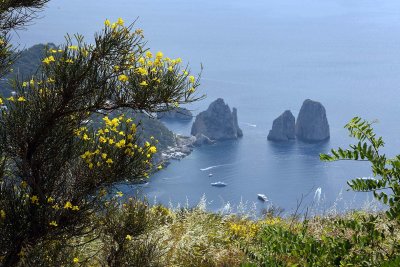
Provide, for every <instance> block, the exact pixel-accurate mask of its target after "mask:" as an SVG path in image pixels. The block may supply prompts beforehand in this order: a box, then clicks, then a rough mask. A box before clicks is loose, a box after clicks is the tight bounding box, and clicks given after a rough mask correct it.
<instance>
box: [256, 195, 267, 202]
mask: <svg viewBox="0 0 400 267" xmlns="http://www.w3.org/2000/svg"><path fill="white" fill-rule="evenodd" d="M257 197H258V199H259V200H262V201H268V198H267V196H266V195H264V194H257Z"/></svg>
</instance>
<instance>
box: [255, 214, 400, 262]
mask: <svg viewBox="0 0 400 267" xmlns="http://www.w3.org/2000/svg"><path fill="white" fill-rule="evenodd" d="M321 226H322V227H323V228H322V229H320V230H318V231H319V233H316V232H315V231H316V230H317V229H318V228H320V227H321ZM387 226H389V227H387ZM390 227H396V224H392V223H386V222H385V220H384V218H383V217H382V216H379V215H367V214H357V213H354V214H351V215H350V216H345V217H337V218H326V219H320V220H318V219H312V220H311V221H308V220H305V221H303V222H299V223H297V222H296V223H295V224H290V225H287V224H275V225H266V226H264V228H263V229H262V232H261V234H260V235H259V240H258V243H257V245H256V246H253V249H250V250H248V251H247V253H248V254H249V255H250V258H252V259H253V261H254V262H256V263H257V265H258V266H380V265H381V264H383V263H384V262H388V261H394V260H395V259H396V255H397V254H398V253H399V252H400V250H399V249H400V248H399V245H398V242H399V237H398V236H395V235H394V232H392V231H391V230H390V229H389V228H390ZM315 228H317V229H315ZM391 235H392V236H391ZM389 236H391V237H389Z"/></svg>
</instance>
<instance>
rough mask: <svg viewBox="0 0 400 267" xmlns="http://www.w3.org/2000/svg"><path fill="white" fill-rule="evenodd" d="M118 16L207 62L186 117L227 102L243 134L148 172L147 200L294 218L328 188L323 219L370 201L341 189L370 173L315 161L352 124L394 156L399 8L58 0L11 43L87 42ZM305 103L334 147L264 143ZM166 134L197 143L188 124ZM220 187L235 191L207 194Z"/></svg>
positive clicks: (334, 2)
mask: <svg viewBox="0 0 400 267" xmlns="http://www.w3.org/2000/svg"><path fill="white" fill-rule="evenodd" d="M118 17H122V18H124V20H125V21H126V22H127V23H130V22H133V21H135V20H137V22H136V25H137V27H139V28H143V29H144V33H145V37H146V40H148V43H147V45H148V47H149V48H150V49H151V50H152V51H155V52H156V51H159V50H160V51H163V52H164V54H165V55H167V56H170V57H181V58H182V59H183V60H184V62H185V63H189V64H190V67H191V70H192V72H193V73H199V72H200V69H201V65H203V67H204V70H203V72H202V79H201V87H200V90H199V93H200V94H203V93H204V94H206V95H207V98H206V99H205V100H203V101H201V102H198V103H194V104H192V105H190V106H187V108H189V109H190V110H192V111H193V113H194V114H197V113H199V112H201V111H202V110H204V109H206V108H207V107H208V105H209V104H210V103H211V102H212V101H213V100H215V99H216V98H218V97H222V98H224V100H225V101H226V102H227V103H228V104H229V105H230V107H236V108H237V109H238V117H239V124H240V127H241V128H242V130H243V132H244V137H243V138H242V139H239V140H236V141H227V142H222V143H219V144H216V145H212V146H205V147H201V148H196V149H195V150H194V152H193V153H192V154H191V155H190V156H188V157H186V158H185V159H183V160H181V161H174V162H172V164H170V165H169V166H168V168H166V169H165V170H162V171H160V172H159V173H157V174H155V175H153V176H152V177H151V178H150V180H149V183H148V184H146V185H144V186H141V187H140V188H141V192H143V193H144V194H146V195H147V196H148V198H149V199H150V200H152V201H153V200H156V201H158V202H161V203H164V204H168V203H172V204H173V205H177V204H178V203H180V204H181V205H185V204H186V203H188V204H189V205H195V204H196V203H197V202H198V201H199V200H200V198H201V197H202V196H203V195H205V197H206V199H207V204H208V208H209V209H210V210H213V211H216V210H219V209H221V208H222V207H224V206H225V207H226V206H227V204H229V205H231V206H232V207H235V206H237V205H244V204H243V203H245V204H246V205H247V206H248V207H253V206H255V209H256V210H257V211H260V210H262V209H263V208H265V207H267V206H268V205H269V204H270V203H272V204H273V205H276V206H279V207H282V208H284V209H285V210H286V211H287V212H291V211H293V210H295V209H296V206H297V205H298V203H299V201H300V200H301V199H302V198H303V202H302V205H303V207H306V206H307V205H310V204H311V203H312V202H313V201H314V200H315V198H314V196H315V191H316V190H317V189H318V188H321V198H322V199H323V202H324V204H323V205H324V208H322V209H321V210H324V209H327V208H329V207H331V206H335V207H336V209H338V210H339V211H343V210H348V209H352V208H359V207H362V206H363V205H364V202H365V201H366V200H367V199H371V195H370V194H365V193H363V194H361V193H357V194H355V193H353V192H348V191H347V189H348V186H347V185H346V181H347V180H348V179H349V178H352V177H368V176H371V175H372V174H371V171H370V168H369V165H368V164H366V163H354V162H335V163H324V162H321V161H320V160H319V154H320V153H325V152H328V151H329V150H330V149H331V148H336V147H338V146H342V147H346V146H347V145H348V144H350V143H352V142H354V140H352V139H351V138H349V137H348V133H347V131H346V130H345V129H344V128H343V126H344V125H345V124H346V123H347V122H348V121H349V120H350V119H351V118H352V117H354V116H361V117H363V118H365V119H368V120H375V119H376V120H378V123H377V124H376V125H375V128H376V132H377V133H378V135H381V136H383V138H384V140H385V141H386V147H385V150H384V152H385V153H387V154H388V155H390V156H393V155H395V154H396V153H398V152H399V148H400V119H399V111H400V108H399V103H400V90H399V88H400V1H398V0H380V1H376V0H362V1H361V0H300V1H299V0H249V1H239V0H229V1H227V0H220V1H211V0H201V1H199V0H192V1H183V0H170V1H167V0H146V1H145V0H140V1H136V0H114V1H103V0H85V1H80V0H69V1H62V0H52V1H50V3H49V4H48V7H47V8H46V9H45V11H44V12H43V13H41V18H40V19H38V20H36V21H35V23H34V24H33V25H32V26H30V27H29V28H28V30H27V31H22V32H18V35H15V38H14V43H16V44H19V47H20V48H24V47H29V46H31V45H33V44H36V43H46V42H54V43H56V44H60V43H62V42H63V36H64V34H65V33H70V34H74V33H81V34H84V35H85V36H87V40H88V41H91V40H92V37H91V36H93V33H94V32H96V31H98V30H99V29H101V27H102V26H103V21H104V20H105V19H106V18H108V19H110V20H116V19H117V18H118ZM307 98H310V99H312V100H317V101H320V102H321V103H322V104H323V105H324V106H325V108H326V110H327V115H328V120H329V124H330V129H331V139H330V140H329V142H326V143H322V144H304V143H301V142H289V143H271V142H268V141H267V135H268V131H269V129H270V128H271V126H272V121H273V120H274V119H275V118H276V117H277V116H279V115H280V114H281V113H282V112H283V111H284V110H286V109H290V110H291V111H292V112H293V114H294V115H295V116H297V113H298V111H299V109H300V107H301V104H302V102H303V101H304V100H305V99H307ZM167 126H168V127H169V128H170V129H171V130H173V131H175V132H177V133H180V134H185V135H188V134H190V128H191V123H169V124H167ZM210 173H212V174H213V176H212V177H209V176H208V175H209V174H210ZM215 181H223V182H225V183H227V184H228V185H227V186H226V187H223V188H215V187H212V186H210V183H211V182H215ZM124 189H125V191H126V192H128V193H132V194H134V193H135V192H136V189H137V188H136V187H126V188H124ZM341 192H342V193H341ZM258 193H262V194H265V195H266V196H267V197H268V199H269V202H267V203H262V202H261V201H259V200H257V194H258ZM317 195H318V194H317ZM338 199H340V201H338ZM339 202H340V204H338V203H339ZM336 205H337V206H336Z"/></svg>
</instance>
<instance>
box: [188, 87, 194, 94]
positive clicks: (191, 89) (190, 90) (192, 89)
mask: <svg viewBox="0 0 400 267" xmlns="http://www.w3.org/2000/svg"><path fill="white" fill-rule="evenodd" d="M195 91H196V89H195V88H194V87H192V88H190V89H189V90H188V92H189V93H190V94H192V93H194V92H195Z"/></svg>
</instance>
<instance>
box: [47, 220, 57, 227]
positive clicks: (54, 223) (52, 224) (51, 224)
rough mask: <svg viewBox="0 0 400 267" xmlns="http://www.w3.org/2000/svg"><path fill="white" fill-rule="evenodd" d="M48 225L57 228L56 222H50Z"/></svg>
mask: <svg viewBox="0 0 400 267" xmlns="http://www.w3.org/2000/svg"><path fill="white" fill-rule="evenodd" d="M49 225H50V226H54V227H57V226H58V224H57V222H56V221H51V222H50V223H49Z"/></svg>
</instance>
